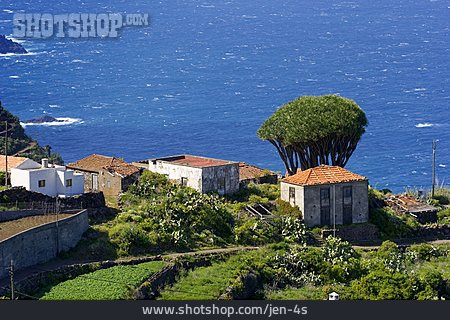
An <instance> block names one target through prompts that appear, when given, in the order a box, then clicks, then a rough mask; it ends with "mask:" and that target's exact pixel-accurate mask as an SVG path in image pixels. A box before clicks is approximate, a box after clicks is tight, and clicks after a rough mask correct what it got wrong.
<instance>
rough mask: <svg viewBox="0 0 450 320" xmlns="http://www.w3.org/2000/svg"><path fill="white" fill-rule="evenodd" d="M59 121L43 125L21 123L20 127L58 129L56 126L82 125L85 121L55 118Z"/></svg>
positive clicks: (43, 123)
mask: <svg viewBox="0 0 450 320" xmlns="http://www.w3.org/2000/svg"><path fill="white" fill-rule="evenodd" d="M55 119H56V120H58V121H51V122H42V123H24V122H21V123H20V125H21V126H22V127H23V128H25V127H28V126H45V127H56V126H69V125H72V124H73V125H76V124H82V123H84V121H83V120H82V119H80V118H68V117H63V118H55Z"/></svg>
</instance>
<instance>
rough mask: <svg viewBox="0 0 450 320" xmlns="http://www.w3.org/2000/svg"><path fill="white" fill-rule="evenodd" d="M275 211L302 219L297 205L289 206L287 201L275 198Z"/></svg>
mask: <svg viewBox="0 0 450 320" xmlns="http://www.w3.org/2000/svg"><path fill="white" fill-rule="evenodd" d="M275 204H276V208H275V213H277V214H279V215H285V216H291V217H294V218H298V219H302V218H303V214H302V212H301V211H300V209H299V208H298V207H297V206H291V204H290V203H289V202H286V201H283V200H281V199H277V200H276V202H275Z"/></svg>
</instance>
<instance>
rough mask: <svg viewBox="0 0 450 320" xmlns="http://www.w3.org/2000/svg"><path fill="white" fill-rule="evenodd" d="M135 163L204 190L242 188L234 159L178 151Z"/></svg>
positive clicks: (201, 190)
mask: <svg viewBox="0 0 450 320" xmlns="http://www.w3.org/2000/svg"><path fill="white" fill-rule="evenodd" d="M134 164H135V165H139V166H142V167H143V168H146V169H148V170H150V171H152V172H156V173H160V174H164V175H166V176H167V177H168V179H169V180H172V181H177V182H179V183H180V184H181V185H184V186H188V187H191V188H194V189H195V190H197V191H199V192H202V193H208V192H217V193H218V194H220V195H224V194H229V193H233V192H236V191H237V190H239V163H237V162H233V161H227V160H219V159H213V158H206V157H199V156H192V155H178V156H171V157H164V158H156V159H150V160H144V161H140V162H137V163H134Z"/></svg>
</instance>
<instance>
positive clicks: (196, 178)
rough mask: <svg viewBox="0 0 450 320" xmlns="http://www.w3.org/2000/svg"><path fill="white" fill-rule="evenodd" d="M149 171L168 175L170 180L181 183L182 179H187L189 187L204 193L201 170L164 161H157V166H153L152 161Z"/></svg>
mask: <svg viewBox="0 0 450 320" xmlns="http://www.w3.org/2000/svg"><path fill="white" fill-rule="evenodd" d="M148 169H149V170H150V171H152V172H156V173H160V174H164V175H166V176H167V177H168V178H169V180H174V181H178V182H181V178H187V186H188V187H191V188H194V189H195V190H197V191H199V192H203V190H202V169H201V168H195V167H188V166H182V165H177V164H173V163H168V162H163V161H157V162H156V164H153V162H152V161H150V162H149V168H148Z"/></svg>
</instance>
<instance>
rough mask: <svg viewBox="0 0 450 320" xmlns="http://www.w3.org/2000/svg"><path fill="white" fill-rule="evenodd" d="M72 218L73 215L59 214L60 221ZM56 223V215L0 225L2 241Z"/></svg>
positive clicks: (34, 217)
mask: <svg viewBox="0 0 450 320" xmlns="http://www.w3.org/2000/svg"><path fill="white" fill-rule="evenodd" d="M0 214H1V213H0ZM70 216H72V214H59V215H58V220H61V219H64V218H67V217H70ZM54 221H56V215H47V216H32V217H26V218H21V219H17V220H12V221H6V222H1V223H0V241H2V240H5V239H7V238H9V237H11V236H13V235H15V234H17V233H19V232H22V231H25V230H28V229H31V228H34V227H37V226H40V225H42V224H45V223H49V222H54Z"/></svg>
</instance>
